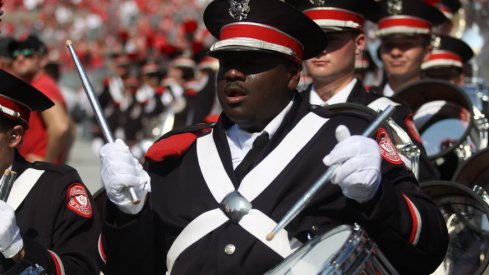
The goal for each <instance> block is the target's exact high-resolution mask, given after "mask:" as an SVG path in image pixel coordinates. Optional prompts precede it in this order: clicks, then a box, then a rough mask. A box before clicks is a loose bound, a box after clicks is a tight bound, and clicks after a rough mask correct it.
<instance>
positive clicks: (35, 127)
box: [9, 35, 75, 163]
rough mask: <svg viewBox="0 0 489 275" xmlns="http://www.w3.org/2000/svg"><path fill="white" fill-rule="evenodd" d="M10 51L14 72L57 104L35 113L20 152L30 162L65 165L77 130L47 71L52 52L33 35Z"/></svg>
mask: <svg viewBox="0 0 489 275" xmlns="http://www.w3.org/2000/svg"><path fill="white" fill-rule="evenodd" d="M9 51H10V53H11V54H12V57H13V58H14V62H13V64H12V72H13V73H14V74H15V75H16V76H18V77H20V78H21V79H23V80H24V81H26V82H27V83H29V84H31V85H32V86H34V87H35V88H37V89H38V90H39V91H41V92H42V93H44V94H45V95H46V96H47V97H49V99H51V100H52V101H53V102H54V106H53V107H52V108H50V109H49V110H46V111H45V112H41V113H40V112H33V113H32V117H31V119H30V121H29V129H30V130H29V131H28V132H26V135H25V136H24V139H23V142H22V144H21V145H20V146H19V152H20V153H21V154H22V155H23V156H24V157H25V158H26V159H27V160H29V161H36V160H41V161H48V162H54V163H65V162H66V160H67V159H66V158H67V156H68V154H69V150H70V148H71V146H72V144H73V142H74V139H75V136H74V133H75V131H74V130H73V128H74V127H75V125H74V122H73V121H72V120H71V118H70V116H69V113H68V110H67V106H66V102H65V99H64V97H63V94H62V92H61V90H60V89H59V87H58V85H57V84H56V81H55V80H54V79H52V78H51V77H50V76H49V75H48V74H46V72H45V71H44V66H45V65H46V63H47V62H48V55H47V54H48V49H47V47H46V45H45V44H44V42H42V41H41V40H40V39H39V38H37V37H36V36H33V35H30V36H28V37H27V38H26V39H24V40H19V41H13V42H12V43H11V44H10V45H9Z"/></svg>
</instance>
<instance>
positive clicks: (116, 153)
mask: <svg viewBox="0 0 489 275" xmlns="http://www.w3.org/2000/svg"><path fill="white" fill-rule="evenodd" d="M100 159H101V162H102V167H101V176H102V182H103V183H104V186H105V190H106V192H107V197H108V198H109V199H110V200H111V201H112V202H113V203H115V204H116V205H117V207H118V208H119V210H121V211H122V212H124V213H126V214H133V215H134V214H137V213H139V212H140V211H141V209H143V206H144V201H145V199H146V194H147V193H148V192H150V191H151V186H150V178H149V175H148V173H146V171H144V169H143V167H142V165H141V164H140V163H139V161H138V160H137V159H136V158H135V157H134V156H133V155H131V152H130V151H129V148H128V147H127V145H126V144H125V143H124V141H122V140H120V139H117V140H116V141H115V142H112V143H110V142H109V143H107V144H105V145H104V146H102V148H101V149H100ZM129 187H132V188H133V189H134V191H136V194H137V195H138V196H139V198H140V199H141V202H140V203H138V204H133V203H132V201H131V196H130V195H129V191H128V188H129Z"/></svg>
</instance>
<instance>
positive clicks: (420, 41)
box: [380, 35, 430, 81]
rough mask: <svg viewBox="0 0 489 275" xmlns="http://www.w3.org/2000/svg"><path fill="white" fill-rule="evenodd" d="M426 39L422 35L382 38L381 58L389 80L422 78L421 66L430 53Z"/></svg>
mask: <svg viewBox="0 0 489 275" xmlns="http://www.w3.org/2000/svg"><path fill="white" fill-rule="evenodd" d="M424 39H425V38H424V37H422V36H420V35H413V36H407V35H391V36H387V37H385V38H382V43H381V46H380V57H381V58H382V61H383V63H384V70H385V72H386V73H387V77H388V79H396V80H398V81H402V80H411V79H415V78H419V77H420V76H421V64H422V63H423V61H424V60H425V59H426V58H427V57H428V54H429V52H430V47H429V45H426V43H424Z"/></svg>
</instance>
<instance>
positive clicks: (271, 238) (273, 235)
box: [267, 232, 275, 241]
mask: <svg viewBox="0 0 489 275" xmlns="http://www.w3.org/2000/svg"><path fill="white" fill-rule="evenodd" d="M273 238H275V233H273V232H270V233H268V235H267V241H271V240H273Z"/></svg>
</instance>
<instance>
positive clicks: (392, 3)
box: [387, 0, 402, 15]
mask: <svg viewBox="0 0 489 275" xmlns="http://www.w3.org/2000/svg"><path fill="white" fill-rule="evenodd" d="M387 12H388V13H389V14H390V15H399V14H402V0H389V1H387Z"/></svg>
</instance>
